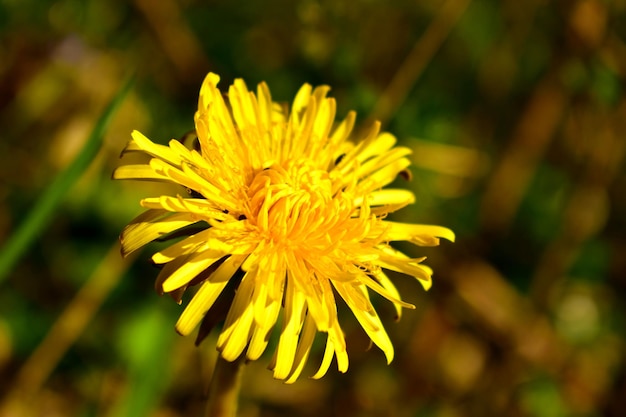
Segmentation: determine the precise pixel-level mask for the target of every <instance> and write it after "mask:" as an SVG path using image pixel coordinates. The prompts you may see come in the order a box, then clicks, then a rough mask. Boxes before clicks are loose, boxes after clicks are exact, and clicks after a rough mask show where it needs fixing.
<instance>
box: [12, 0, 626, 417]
mask: <svg viewBox="0 0 626 417" xmlns="http://www.w3.org/2000/svg"><path fill="white" fill-rule="evenodd" d="M625 39H626V1H625V0H562V1H553V2H550V1H544V0H528V1H517V0H504V1H495V0H474V1H471V0H447V1H444V2H440V1H432V0H426V1H417V0H411V1H409V0H396V1H382V0H364V1H348V0H298V1H287V0H268V1H265V2H251V1H250V2H245V1H226V0H217V1H209V2H200V1H194V0H163V1H158V2H156V1H155V2H150V1H148V0H133V1H129V2H124V1H121V0H90V1H79V0H57V1H50V0H43V1H42V0H37V1H35V0H20V1H18V0H0V126H1V129H0V201H1V204H0V244H1V246H0V250H2V251H6V250H7V246H6V245H5V243H6V242H7V241H8V239H9V237H10V236H11V235H13V234H14V233H15V232H16V231H17V230H18V227H19V226H20V225H21V224H23V222H24V221H25V219H26V218H27V217H26V215H27V213H28V212H29V211H30V210H32V209H33V208H36V207H38V205H41V204H42V203H41V201H42V197H43V196H45V195H46V190H49V186H50V184H52V183H53V180H54V179H55V178H58V177H59V175H63V173H64V172H68V171H67V169H68V167H70V166H71V165H72V163H73V161H75V160H76V158H77V157H79V156H78V155H80V151H81V149H82V148H83V146H84V144H85V143H86V141H87V138H88V137H89V135H90V133H91V132H92V129H93V128H94V126H95V125H96V122H97V120H98V118H99V117H100V115H101V114H102V112H103V110H104V109H105V106H106V104H107V103H108V102H109V100H111V98H112V97H113V96H115V94H117V92H118V91H119V90H120V89H121V88H122V85H123V83H124V80H125V79H126V78H127V77H128V75H129V74H134V76H135V78H134V80H135V81H134V84H133V85H132V87H131V90H130V92H129V94H128V95H127V96H126V97H125V99H124V101H123V104H121V105H120V106H118V107H116V108H115V110H116V111H115V113H114V116H113V118H112V120H111V123H110V124H109V125H108V127H107V129H106V134H105V135H104V137H103V139H102V142H101V143H102V146H101V148H100V150H99V152H97V155H96V156H95V158H93V161H91V163H89V164H87V166H88V168H87V169H86V170H85V171H84V172H82V173H80V175H79V176H77V175H75V174H72V175H69V178H70V180H72V181H73V180H75V181H73V185H72V186H71V188H69V192H68V193H67V194H65V195H62V194H61V191H58V190H57V191H56V193H57V195H56V197H57V200H59V201H60V204H59V205H58V206H52V207H54V208H55V210H54V212H53V215H52V216H51V217H49V221H48V222H43V223H41V224H40V226H41V225H43V226H45V227H43V228H41V229H40V230H38V232H37V233H36V234H35V240H34V242H33V244H32V245H31V246H30V247H29V248H28V250H27V251H26V252H25V253H24V256H23V257H21V258H20V260H19V262H18V263H17V264H15V265H14V266H13V267H12V268H11V269H10V271H9V274H8V275H7V276H6V278H5V279H4V280H2V281H0V285H1V288H0V416H2V417H4V416H7V417H8V416H10V417H21V416H43V415H45V416H129V417H130V416H159V417H176V416H192V415H202V410H203V408H204V395H205V394H204V393H205V391H206V387H207V384H208V382H209V379H210V375H211V372H212V368H213V362H214V360H215V351H214V341H215V339H210V340H207V341H206V342H205V343H204V344H203V345H202V346H201V347H199V348H196V347H194V345H193V338H192V337H189V338H183V337H180V336H178V335H176V333H175V332H174V329H173V327H174V323H175V322H176V320H177V317H178V314H179V313H180V312H181V311H182V307H181V306H178V305H177V304H176V303H174V302H173V301H172V300H171V299H169V298H168V297H158V296H157V295H156V294H155V293H154V291H153V290H152V286H153V280H154V278H155V277H156V271H155V270H154V268H153V267H152V266H151V265H150V263H149V262H148V258H149V256H150V254H151V253H152V252H153V251H155V250H156V248H158V247H160V246H159V245H158V244H153V245H151V246H150V247H149V248H148V250H145V251H143V252H142V253H141V254H139V255H138V257H136V258H134V259H129V260H122V259H121V258H120V256H119V246H118V243H117V236H118V234H119V232H120V230H121V228H122V227H123V226H124V224H126V223H127V222H128V221H129V220H130V219H131V218H132V217H133V216H135V215H136V214H138V213H139V212H140V211H141V209H140V207H139V205H138V200H139V199H140V198H141V197H145V196H150V195H155V194H156V193H158V192H159V188H158V186H155V185H152V184H148V183H132V182H113V181H111V180H110V175H111V172H112V170H113V169H114V168H115V167H116V166H117V165H118V164H119V163H120V162H119V159H118V157H119V154H120V151H121V149H122V148H123V146H124V145H125V143H126V142H127V141H128V139H129V137H130V131H131V130H132V129H138V130H140V131H142V132H143V133H145V134H146V135H147V136H148V137H150V138H152V139H153V140H154V141H158V142H161V143H164V142H165V141H167V140H169V139H170V138H176V137H180V136H181V135H182V134H184V133H185V132H187V131H188V130H190V129H192V128H193V112H194V111H195V106H196V104H197V95H198V90H199V87H200V84H201V82H202V79H203V77H204V75H205V74H206V73H207V72H208V71H214V72H217V73H219V74H220V75H221V76H222V83H221V86H222V87H225V86H227V85H228V84H229V83H230V82H231V81H232V80H233V79H234V78H237V77H243V78H244V79H245V80H246V82H247V83H248V86H249V87H251V88H252V87H254V86H255V85H256V83H258V82H260V81H263V80H265V81H267V82H268V84H269V86H270V88H271V90H272V93H273V97H274V98H275V99H276V100H279V101H289V100H291V98H292V97H293V95H294V94H295V92H296V91H297V89H298V88H299V86H300V85H301V84H302V83H304V82H309V83H312V84H329V85H331V86H332V88H333V90H332V95H334V96H335V97H336V98H337V103H338V115H339V117H343V116H344V115H345V114H346V112H347V111H348V110H350V109H355V110H357V111H358V113H359V119H358V120H359V122H361V123H363V124H366V123H368V122H369V120H371V119H379V120H381V121H382V122H383V126H384V129H385V130H388V131H391V132H393V133H394V134H395V135H396V136H397V137H398V138H399V140H400V141H401V143H403V144H404V145H406V146H410V147H411V148H413V149H414V153H413V156H412V158H413V162H414V166H413V169H412V170H413V177H414V178H413V180H412V181H411V182H408V183H407V182H402V186H404V187H410V188H412V189H413V191H414V192H415V193H416V195H417V203H416V204H415V205H413V206H411V207H409V208H406V209H404V210H403V211H402V212H400V213H398V215H397V216H396V218H399V219H402V220H405V221H412V222H421V223H435V224H441V225H445V226H448V227H450V228H452V229H453V230H455V231H456V232H457V236H458V240H457V242H456V243H454V244H449V243H446V242H444V243H443V244H442V246H440V247H438V248H424V249H422V248H414V247H408V246H406V247H403V250H405V251H406V252H407V253H410V254H411V255H412V256H422V255H427V256H428V257H429V260H428V263H429V265H431V266H432V267H433V268H434V270H435V275H434V286H433V288H432V289H431V290H430V291H429V292H428V293H425V292H423V291H422V289H421V286H420V285H419V284H418V283H417V282H415V281H414V280H412V279H410V278H408V277H404V276H397V277H395V278H396V279H395V282H396V283H397V285H398V287H399V288H400V290H401V293H402V294H403V296H404V298H405V299H406V300H407V301H409V302H412V303H414V304H416V305H417V310H415V311H411V310H409V311H405V314H404V316H403V318H402V320H401V321H400V322H398V323H396V322H394V320H393V310H392V308H391V306H390V305H388V303H386V302H383V300H378V299H377V301H376V302H377V306H378V308H379V311H380V313H381V316H382V317H383V321H384V322H385V323H386V327H387V329H388V332H389V333H390V336H391V339H392V340H393V341H394V345H395V346H396V358H395V360H394V362H393V363H392V364H391V365H390V366H386V364H385V360H384V356H383V355H382V353H381V352H380V351H378V350H377V349H376V348H373V349H370V350H368V343H367V339H366V337H365V336H364V334H363V332H362V331H361V330H360V329H359V327H358V325H357V324H356V323H355V320H353V319H352V318H351V317H350V316H349V314H348V312H346V311H343V312H342V314H343V318H344V319H345V320H344V322H343V323H344V329H345V331H346V333H347V337H348V344H349V352H350V360H351V363H350V369H349V371H348V373H347V374H339V373H338V372H337V371H336V368H333V367H331V370H330V371H329V373H328V374H327V376H326V377H324V378H323V379H322V380H319V381H314V380H310V379H307V378H302V379H301V380H299V381H298V382H297V383H296V384H295V385H284V384H282V383H280V382H277V381H274V380H273V379H272V374H271V372H269V371H267V370H266V369H265V367H266V365H267V362H268V361H269V357H268V356H267V355H266V357H264V358H263V359H262V360H260V361H258V362H256V363H252V364H250V365H248V366H247V367H246V373H245V375H244V382H243V388H242V394H241V403H240V415H241V416H250V417H257V416H258V417H261V416H398V417H431V416H432V417H457V416H459V417H460V416H534V417H558V416H580V417H593V416H624V415H626V402H625V401H624V398H626V361H625V359H626V358H625V355H624V353H625V350H624V348H625V346H624V345H625V342H626V328H625V323H624V309H625V302H624V294H625V293H626V257H625V256H624V254H626V216H625V214H626V192H625V190H626V173H625V169H624V167H625V164H624V152H625V146H626V140H624V135H625V132H626V96H625V95H624V80H625V79H626V43H625V41H624V40H625ZM83 162H85V161H83ZM72 181H70V183H71V182H72ZM68 184H69V183H68ZM60 197H63V198H62V199H60ZM44 220H45V219H44ZM320 354H321V352H319V350H318V351H316V352H315V353H314V355H313V356H314V357H313V358H312V359H311V361H310V362H312V363H310V366H309V368H308V371H306V370H305V372H304V374H305V375H311V374H312V373H313V372H314V370H315V369H316V368H315V365H316V364H317V362H316V361H317V360H319V358H320Z"/></svg>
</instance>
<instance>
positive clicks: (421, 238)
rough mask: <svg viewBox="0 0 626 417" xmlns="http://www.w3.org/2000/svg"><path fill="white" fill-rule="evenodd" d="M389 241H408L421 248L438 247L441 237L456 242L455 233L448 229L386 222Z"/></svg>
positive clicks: (386, 235) (386, 234)
mask: <svg viewBox="0 0 626 417" xmlns="http://www.w3.org/2000/svg"><path fill="white" fill-rule="evenodd" d="M383 224H384V226H385V227H386V232H385V237H386V238H387V239H388V240H389V241H398V240H406V241H408V242H412V243H415V244H416V245H420V246H437V245H438V244H439V239H438V238H440V237H442V238H444V239H447V240H449V241H450V242H454V239H455V236H454V232H453V231H452V230H450V229H448V228H447V227H442V226H434V225H426V224H411V223H397V222H390V221H384V222H383Z"/></svg>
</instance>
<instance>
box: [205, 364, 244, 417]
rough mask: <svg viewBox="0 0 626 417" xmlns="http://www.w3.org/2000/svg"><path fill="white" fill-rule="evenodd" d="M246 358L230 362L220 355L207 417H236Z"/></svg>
mask: <svg viewBox="0 0 626 417" xmlns="http://www.w3.org/2000/svg"><path fill="white" fill-rule="evenodd" d="M244 361H245V359H244V358H239V359H237V360H235V361H234V362H228V361H227V360H225V359H224V358H222V357H221V355H220V356H218V358H217V363H216V364H215V370H214V371H213V378H212V379H211V385H210V387H209V399H208V402H207V408H206V414H205V416H206V417H235V416H236V415H237V402H238V401H237V400H238V398H239V387H240V386H241V374H242V373H243V364H244Z"/></svg>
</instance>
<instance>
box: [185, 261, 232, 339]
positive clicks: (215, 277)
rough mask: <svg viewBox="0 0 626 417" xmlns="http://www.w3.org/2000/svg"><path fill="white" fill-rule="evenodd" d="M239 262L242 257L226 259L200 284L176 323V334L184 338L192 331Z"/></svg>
mask: <svg viewBox="0 0 626 417" xmlns="http://www.w3.org/2000/svg"><path fill="white" fill-rule="evenodd" d="M241 261H242V257H236V256H230V257H228V258H227V259H226V260H225V261H224V262H223V263H222V264H221V265H220V266H219V267H218V268H217V269H216V270H215V271H214V272H213V273H212V274H211V276H210V277H209V279H207V280H206V281H205V282H203V283H202V286H201V287H200V289H199V290H198V292H197V293H196V294H195V295H194V296H193V298H192V299H191V301H190V302H189V304H188V305H187V307H186V308H185V310H184V311H183V313H182V314H181V315H180V318H179V319H178V321H177V322H176V330H177V331H178V333H180V334H181V335H183V336H186V335H188V334H189V333H191V332H192V331H193V329H194V328H195V327H196V326H197V325H198V323H199V322H200V320H202V318H203V317H204V315H205V313H206V312H207V311H208V310H209V309H210V308H211V306H212V305H213V303H214V302H215V300H217V297H218V296H219V295H220V294H221V293H222V290H223V289H224V288H225V287H226V285H227V284H228V281H229V280H230V278H231V277H232V276H233V274H234V273H235V272H236V271H237V269H238V268H239V265H240V264H241Z"/></svg>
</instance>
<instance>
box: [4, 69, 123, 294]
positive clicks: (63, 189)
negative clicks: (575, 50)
mask: <svg viewBox="0 0 626 417" xmlns="http://www.w3.org/2000/svg"><path fill="white" fill-rule="evenodd" d="M131 85H132V77H129V78H128V79H127V80H126V82H125V83H124V84H123V85H122V88H121V89H120V90H119V92H118V93H117V94H116V95H115V97H113V99H112V100H111V102H110V103H109V104H108V105H107V107H106V108H105V109H104V111H103V112H102V115H101V116H100V118H99V119H98V121H97V122H96V125H95V126H94V128H93V130H92V132H91V134H90V136H89V138H88V139H87V142H86V143H85V145H84V146H83V148H82V149H81V151H80V153H79V154H78V156H76V158H75V159H74V160H73V161H72V163H71V164H70V165H69V167H67V169H66V170H65V171H63V172H61V173H59V175H58V176H57V177H56V178H55V180H54V182H53V183H52V184H50V186H49V187H48V189H47V190H45V192H44V193H43V195H42V196H41V197H40V198H39V199H38V200H37V201H36V203H35V205H34V207H33V208H32V210H31V211H30V212H29V213H28V215H27V217H26V219H24V221H23V222H22V224H20V226H19V227H18V229H17V230H16V231H15V233H14V234H13V235H12V236H11V237H10V238H9V240H8V241H7V243H6V244H5V245H4V247H3V248H2V251H1V252H0V283H2V281H4V279H5V278H6V277H7V276H8V274H9V272H10V271H11V269H12V268H13V267H14V265H15V264H16V263H17V261H18V260H19V259H20V257H21V256H22V255H23V254H24V252H26V250H27V249H28V247H29V246H30V244H31V243H32V241H33V239H35V238H36V237H37V236H38V235H40V233H41V232H42V230H43V229H44V228H45V227H46V226H47V225H48V221H49V220H50V218H51V217H52V215H53V214H54V213H55V211H56V210H57V208H58V207H59V204H60V203H61V202H62V201H63V198H64V197H65V195H66V193H67V192H68V191H69V189H70V188H71V187H72V185H74V183H75V182H76V181H77V180H78V179H79V178H80V177H81V175H82V173H83V172H84V171H85V170H86V169H87V167H89V164H90V163H91V161H92V160H93V159H94V157H95V156H96V154H97V153H98V151H99V150H100V146H101V144H102V137H103V136H104V133H105V132H106V129H107V127H108V125H109V123H110V121H111V119H112V118H113V115H114V114H115V112H116V111H117V109H119V107H120V105H121V104H122V102H123V100H124V98H125V97H126V94H127V93H128V91H129V90H130V86H131Z"/></svg>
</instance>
